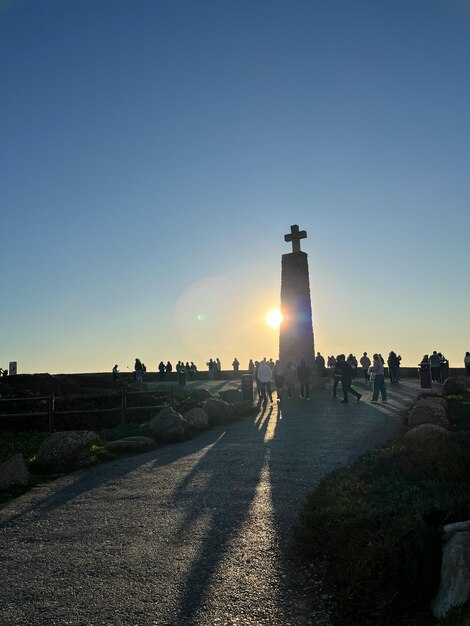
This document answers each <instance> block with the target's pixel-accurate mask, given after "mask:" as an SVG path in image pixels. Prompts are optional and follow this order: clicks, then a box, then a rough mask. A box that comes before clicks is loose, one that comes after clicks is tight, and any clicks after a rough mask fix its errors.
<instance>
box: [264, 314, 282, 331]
mask: <svg viewBox="0 0 470 626" xmlns="http://www.w3.org/2000/svg"><path fill="white" fill-rule="evenodd" d="M266 321H267V322H268V324H269V326H271V328H279V326H280V325H281V322H282V313H281V311H280V310H279V309H271V310H270V311H268V312H267V313H266Z"/></svg>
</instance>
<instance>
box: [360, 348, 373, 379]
mask: <svg viewBox="0 0 470 626" xmlns="http://www.w3.org/2000/svg"><path fill="white" fill-rule="evenodd" d="M360 363H361V367H362V373H363V375H364V382H366V383H368V382H369V367H370V366H371V365H372V363H371V361H370V359H369V357H368V356H367V352H364V354H363V355H362V356H361V360H360Z"/></svg>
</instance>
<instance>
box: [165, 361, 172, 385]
mask: <svg viewBox="0 0 470 626" xmlns="http://www.w3.org/2000/svg"><path fill="white" fill-rule="evenodd" d="M172 371H173V365H172V364H171V363H170V361H167V364H166V374H167V379H168V380H171V372H172Z"/></svg>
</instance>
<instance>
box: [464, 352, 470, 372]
mask: <svg viewBox="0 0 470 626" xmlns="http://www.w3.org/2000/svg"><path fill="white" fill-rule="evenodd" d="M463 364H464V365H465V373H466V375H467V376H470V352H466V353H465V357H464V360H463Z"/></svg>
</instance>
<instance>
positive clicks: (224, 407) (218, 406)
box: [202, 398, 230, 426]
mask: <svg viewBox="0 0 470 626" xmlns="http://www.w3.org/2000/svg"><path fill="white" fill-rule="evenodd" d="M202 408H203V409H204V411H205V412H206V413H207V416H208V418H209V424H211V426H215V425H217V424H225V423H226V422H227V420H228V419H229V417H230V404H229V403H228V402H224V400H219V398H208V399H207V400H206V401H205V402H204V404H203V406H202Z"/></svg>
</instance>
